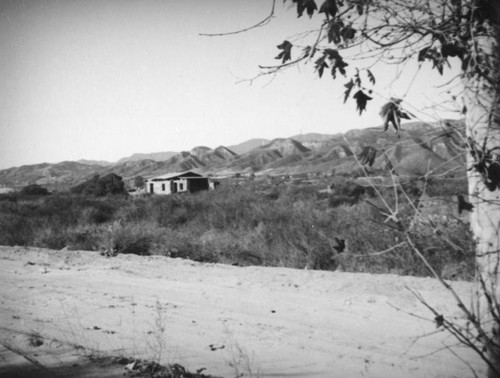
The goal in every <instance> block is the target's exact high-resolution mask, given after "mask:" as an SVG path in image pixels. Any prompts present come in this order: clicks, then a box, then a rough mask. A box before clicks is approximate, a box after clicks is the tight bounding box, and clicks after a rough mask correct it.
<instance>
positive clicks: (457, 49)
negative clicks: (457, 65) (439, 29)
mask: <svg viewBox="0 0 500 378" xmlns="http://www.w3.org/2000/svg"><path fill="white" fill-rule="evenodd" d="M464 53H465V49H464V47H463V46H460V45H459V44H458V43H445V44H443V45H442V46H441V55H442V56H443V57H444V58H447V57H449V56H451V57H455V56H456V57H459V58H460V59H463V56H464Z"/></svg>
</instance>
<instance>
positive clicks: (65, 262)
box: [0, 247, 485, 378]
mask: <svg viewBox="0 0 500 378" xmlns="http://www.w3.org/2000/svg"><path fill="white" fill-rule="evenodd" d="M454 287H455V289H456V290H457V291H458V293H459V294H460V295H461V296H463V297H464V298H470V293H471V290H472V286H471V284H468V283H465V282H457V283H455V284H454ZM0 288H1V289H0V305H1V306H0V324H1V329H0V332H1V337H0V341H1V343H0V344H2V345H0V376H2V377H4V376H5V377H6V376H13V374H14V373H16V372H24V373H26V372H28V373H29V374H35V373H34V372H41V371H42V372H46V373H47V372H52V373H54V374H58V375H59V376H70V375H72V376H87V377H91V376H95V377H102V376H117V377H118V376H123V373H124V370H123V369H124V368H123V366H114V367H110V366H107V367H106V369H104V368H103V367H102V366H101V365H100V364H99V363H96V362H95V361H94V363H92V361H88V360H86V359H84V358H83V357H82V356H83V355H85V354H88V353H89V352H92V353H93V354H94V356H95V355H98V356H104V355H113V356H122V357H135V358H147V359H150V360H155V361H161V362H162V363H174V362H175V363H179V364H180V365H182V366H184V367H186V368H188V369H189V370H190V371H196V370H198V369H203V368H205V370H203V373H205V374H213V375H217V376H223V377H234V376H236V375H238V374H244V375H246V376H253V377H259V376H260V377H384V378H389V377H394V378H404V377H412V378H418V377H425V378H429V377H472V376H474V373H473V371H472V370H474V371H475V373H476V374H477V375H478V376H480V377H481V376H484V375H485V369H484V367H483V364H482V362H481V361H480V359H479V358H478V357H477V356H476V355H475V354H474V353H473V352H471V351H469V350H468V349H466V348H463V347H459V346H457V345H456V344H457V343H456V340H454V339H453V338H452V337H451V336H449V335H447V334H446V333H445V332H440V331H439V330H437V329H436V325H435V324H434V322H433V320H432V318H433V316H432V314H431V313H430V312H429V311H428V310H427V309H426V308H425V307H424V306H423V305H422V304H421V303H419V301H418V300H417V299H416V298H415V296H414V295H413V294H412V293H411V292H410V291H409V290H408V289H407V288H411V289H412V290H415V291H417V292H418V293H420V294H421V295H422V296H423V297H424V298H425V299H426V301H427V302H428V303H429V304H431V305H432V306H434V307H435V308H436V309H437V310H438V311H439V312H440V313H442V314H443V315H445V316H447V317H455V318H457V319H461V318H462V314H461V313H460V311H459V309H458V307H457V306H456V304H455V303H454V302H453V299H452V298H451V296H450V295H449V294H448V293H447V292H446V291H445V290H444V289H443V288H442V287H441V286H440V284H439V283H438V282H437V281H436V280H434V279H431V278H413V277H398V276H394V275H370V274H350V273H341V272H322V271H309V270H293V269H285V268H263V267H246V268H239V267H233V266H225V265H218V264H199V263H195V262H192V261H186V260H180V259H170V258H165V257H139V256H134V255H120V256H117V257H114V258H105V257H102V256H100V255H99V254H97V253H92V252H79V251H51V250H44V249H39V248H19V247H0ZM465 303H469V302H468V300H467V299H465ZM37 340H38V341H37ZM37 344H38V345H37ZM459 356H460V358H459ZM24 373H23V374H24ZM28 373H26V374H28ZM19 376H21V375H19Z"/></svg>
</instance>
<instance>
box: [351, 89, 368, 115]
mask: <svg viewBox="0 0 500 378" xmlns="http://www.w3.org/2000/svg"><path fill="white" fill-rule="evenodd" d="M352 98H354V99H355V100H356V109H357V110H359V114H362V113H363V111H364V110H366V104H367V103H368V101H370V100H371V99H372V98H371V97H370V96H368V95H366V94H365V93H364V92H363V91H362V90H359V91H357V92H356V93H355V94H354V96H352Z"/></svg>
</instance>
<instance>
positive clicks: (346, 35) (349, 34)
mask: <svg viewBox="0 0 500 378" xmlns="http://www.w3.org/2000/svg"><path fill="white" fill-rule="evenodd" d="M356 31H357V30H356V29H354V28H353V27H352V26H350V25H347V26H346V27H344V28H343V29H342V30H341V31H340V35H341V36H342V38H343V39H344V42H347V41H350V40H351V39H354V36H355V35H356Z"/></svg>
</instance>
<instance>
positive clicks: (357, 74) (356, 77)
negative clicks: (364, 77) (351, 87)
mask: <svg viewBox="0 0 500 378" xmlns="http://www.w3.org/2000/svg"><path fill="white" fill-rule="evenodd" d="M354 81H355V83H356V85H357V86H358V87H361V77H360V76H359V70H358V69H356V75H354Z"/></svg>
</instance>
